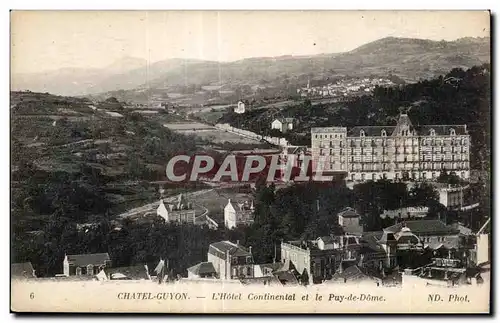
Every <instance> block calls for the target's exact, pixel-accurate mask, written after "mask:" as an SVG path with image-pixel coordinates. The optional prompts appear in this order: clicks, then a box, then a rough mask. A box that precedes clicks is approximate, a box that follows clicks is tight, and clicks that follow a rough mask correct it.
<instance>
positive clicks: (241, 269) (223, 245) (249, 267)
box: [207, 241, 254, 280]
mask: <svg viewBox="0 0 500 323" xmlns="http://www.w3.org/2000/svg"><path fill="white" fill-rule="evenodd" d="M207 258H208V262H210V263H212V265H213V267H214V269H215V272H216V273H217V276H218V277H219V279H222V280H231V279H239V278H245V277H247V278H250V277H254V272H253V271H254V270H253V256H252V248H251V247H250V249H249V250H247V249H245V248H244V247H243V246H241V245H240V244H239V242H236V243H233V242H231V241H220V242H215V243H212V244H211V245H210V247H209V248H208V256H207Z"/></svg>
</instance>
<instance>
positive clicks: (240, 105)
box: [234, 101, 245, 114]
mask: <svg viewBox="0 0 500 323" xmlns="http://www.w3.org/2000/svg"><path fill="white" fill-rule="evenodd" d="M234 112H235V113H238V114H242V113H245V103H243V101H238V106H237V107H236V108H234Z"/></svg>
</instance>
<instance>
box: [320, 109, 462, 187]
mask: <svg viewBox="0 0 500 323" xmlns="http://www.w3.org/2000/svg"><path fill="white" fill-rule="evenodd" d="M469 148H470V137H469V134H468V132H467V126H466V125H424V126H414V125H413V124H412V122H411V120H410V118H409V117H408V115H407V114H400V116H399V120H398V121H397V124H396V125H395V126H357V127H353V128H350V129H347V128H346V127H324V128H312V129H311V155H312V164H313V167H314V168H315V169H317V167H318V162H319V161H320V160H323V163H322V164H323V167H322V169H323V172H325V173H329V172H333V173H339V172H340V173H346V175H347V178H346V179H347V181H352V182H364V181H369V180H379V179H382V178H386V179H389V180H410V181H424V180H429V181H432V180H435V179H437V177H439V174H440V173H441V171H442V170H443V169H444V170H446V171H447V172H449V173H454V174H456V175H457V176H459V177H460V178H462V179H468V178H469V176H470V163H469V151H470V149H469Z"/></svg>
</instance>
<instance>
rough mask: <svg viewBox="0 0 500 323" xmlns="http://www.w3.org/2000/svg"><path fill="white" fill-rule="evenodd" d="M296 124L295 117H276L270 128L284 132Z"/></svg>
mask: <svg viewBox="0 0 500 323" xmlns="http://www.w3.org/2000/svg"><path fill="white" fill-rule="evenodd" d="M296 125H297V120H296V119H295V118H278V119H275V120H274V121H273V122H272V123H271V129H276V130H279V131H280V132H282V133H286V132H288V131H290V130H293V129H294V128H295V126H296Z"/></svg>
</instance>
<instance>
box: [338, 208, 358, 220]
mask: <svg viewBox="0 0 500 323" xmlns="http://www.w3.org/2000/svg"><path fill="white" fill-rule="evenodd" d="M338 215H339V216H341V217H343V218H359V214H358V212H356V210H354V209H353V208H352V207H346V208H345V209H343V210H342V211H340V212H339V214H338Z"/></svg>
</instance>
